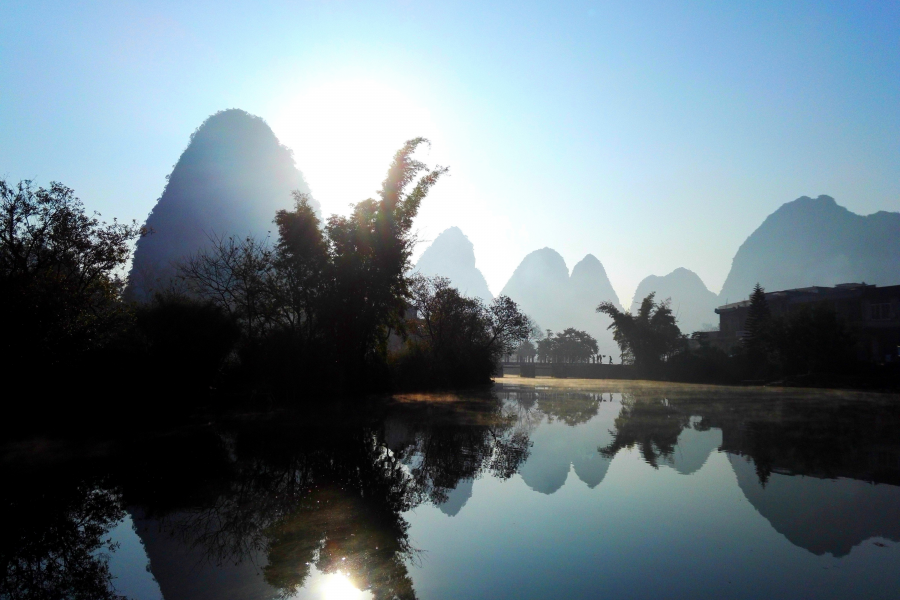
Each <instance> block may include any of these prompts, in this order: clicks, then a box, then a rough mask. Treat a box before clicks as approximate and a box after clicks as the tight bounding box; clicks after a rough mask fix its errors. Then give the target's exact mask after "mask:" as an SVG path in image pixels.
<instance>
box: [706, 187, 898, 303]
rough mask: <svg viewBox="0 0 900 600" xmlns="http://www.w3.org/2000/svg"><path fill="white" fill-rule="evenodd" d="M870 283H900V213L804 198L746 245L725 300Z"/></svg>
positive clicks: (725, 287) (822, 198)
mask: <svg viewBox="0 0 900 600" xmlns="http://www.w3.org/2000/svg"><path fill="white" fill-rule="evenodd" d="M848 281H867V282H869V283H876V284H879V285H891V284H897V283H900V213H889V212H886V211H879V212H878V213H875V214H872V215H869V216H862V215H858V214H856V213H854V212H852V211H850V210H848V209H847V208H846V207H843V206H841V205H839V204H838V203H837V202H836V201H835V199H834V198H832V197H831V196H825V195H822V196H819V197H817V198H815V199H814V198H810V197H808V196H802V197H800V198H797V199H796V200H793V201H791V202H787V203H785V204H783V205H782V206H781V207H779V208H778V209H777V210H776V211H775V212H773V213H772V214H770V215H769V216H768V217H766V219H765V220H764V221H763V223H762V224H761V225H760V226H759V227H758V228H757V229H756V230H755V231H754V232H753V233H751V234H750V235H749V236H748V237H747V239H746V240H745V241H744V243H743V244H741V246H740V248H739V249H738V251H737V253H736V254H735V256H734V259H733V261H732V265H731V271H730V272H729V273H728V277H727V278H726V280H725V283H724V285H723V286H722V291H721V292H720V294H719V298H720V299H723V300H724V299H726V298H727V299H729V300H731V301H735V300H739V299H742V298H747V297H748V296H749V294H750V292H751V291H752V289H753V286H754V285H755V284H756V283H757V282H759V283H760V284H761V285H762V286H763V287H764V288H766V289H767V290H769V291H777V290H785V289H791V288H798V287H806V286H811V285H835V284H838V283H844V282H848Z"/></svg>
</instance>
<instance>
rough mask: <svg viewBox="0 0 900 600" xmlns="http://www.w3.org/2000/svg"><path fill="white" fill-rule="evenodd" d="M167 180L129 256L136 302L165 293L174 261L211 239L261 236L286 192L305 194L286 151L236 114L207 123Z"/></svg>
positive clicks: (286, 203) (257, 123) (287, 202)
mask: <svg viewBox="0 0 900 600" xmlns="http://www.w3.org/2000/svg"><path fill="white" fill-rule="evenodd" d="M167 179H168V182H167V183H166V186H165V189H164V190H163V193H162V195H161V196H160V198H159V200H158V201H157V202H156V206H154V207H153V210H152V211H151V213H150V215H149V216H148V217H147V222H146V227H147V229H148V231H149V234H148V235H145V236H144V237H142V238H141V239H140V240H138V243H137V248H136V249H135V253H134V262H133V264H132V269H131V274H130V276H129V289H128V294H129V295H130V296H131V297H132V298H135V299H138V300H142V299H146V298H148V297H150V295H152V293H153V291H154V290H159V289H163V288H165V287H166V286H167V285H168V283H169V281H170V280H171V278H172V276H173V275H174V274H175V267H174V265H175V263H177V262H178V261H181V260H184V258H185V257H186V256H189V255H191V254H194V253H196V252H197V251H198V250H199V249H200V248H202V247H204V246H206V245H207V244H208V243H209V241H210V238H211V237H213V236H224V237H228V236H237V237H239V238H244V237H247V236H254V237H257V238H260V239H264V238H266V237H267V236H269V235H270V232H273V230H274V225H273V222H272V221H273V219H274V218H275V212H276V211H277V210H279V209H289V208H291V206H292V204H293V199H292V196H291V192H292V191H293V190H299V191H301V192H306V193H309V187H308V186H307V184H306V182H305V181H304V179H303V176H302V175H301V173H300V171H298V170H297V167H296V166H295V164H294V159H293V156H292V153H291V151H290V150H289V149H288V148H286V147H285V146H283V145H281V144H280V143H279V141H278V139H277V138H276V137H275V134H274V133H273V132H272V130H271V129H270V128H269V126H268V125H267V124H266V122H265V121H263V120H262V119H261V118H259V117H256V116H253V115H251V114H248V113H246V112H244V111H242V110H237V109H231V110H225V111H221V112H219V113H216V114H215V115H213V116H211V117H209V118H208V119H207V120H206V121H205V122H204V123H203V124H202V125H201V126H200V127H199V128H198V129H197V130H196V131H195V132H194V133H193V135H191V138H190V143H189V144H188V146H187V148H186V149H185V151H184V152H183V153H182V155H181V158H179V159H178V162H177V163H176V165H175V167H174V169H173V170H172V173H171V174H170V175H169V176H168V178H167ZM313 203H314V206H315V207H316V209H317V210H318V204H316V203H315V202H314V201H313ZM273 237H274V235H273Z"/></svg>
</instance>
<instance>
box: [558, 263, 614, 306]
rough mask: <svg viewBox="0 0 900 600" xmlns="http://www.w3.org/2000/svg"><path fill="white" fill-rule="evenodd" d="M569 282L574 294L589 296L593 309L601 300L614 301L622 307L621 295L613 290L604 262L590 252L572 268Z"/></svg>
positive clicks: (586, 297)
mask: <svg viewBox="0 0 900 600" xmlns="http://www.w3.org/2000/svg"><path fill="white" fill-rule="evenodd" d="M569 282H570V284H571V285H570V287H571V289H572V293H573V294H574V295H576V296H581V297H584V298H585V299H588V298H589V299H590V301H591V302H593V306H592V308H591V310H593V309H594V308H596V305H597V304H600V303H601V302H612V303H613V304H615V305H616V307H618V308H621V305H620V304H619V296H618V295H617V294H616V292H615V290H613V287H612V283H610V281H609V277H608V276H607V275H606V269H604V268H603V263H601V262H600V260H599V259H598V258H597V257H596V256H594V255H593V254H588V255H586V256H585V257H584V258H582V259H581V260H580V261H578V263H577V264H576V265H575V266H574V267H573V268H572V275H570V276H569Z"/></svg>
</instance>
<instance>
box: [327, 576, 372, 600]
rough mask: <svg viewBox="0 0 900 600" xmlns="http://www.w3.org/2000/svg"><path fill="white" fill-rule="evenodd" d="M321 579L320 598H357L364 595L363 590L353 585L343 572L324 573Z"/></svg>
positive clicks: (348, 599) (335, 599) (346, 599)
mask: <svg viewBox="0 0 900 600" xmlns="http://www.w3.org/2000/svg"><path fill="white" fill-rule="evenodd" d="M323 579H324V580H323V581H322V583H321V584H320V587H319V590H320V596H319V597H320V598H321V599H322V600H359V599H361V598H365V597H366V594H365V593H364V592H361V591H359V590H358V589H356V588H355V587H353V584H352V583H350V579H348V578H347V576H346V575H344V574H343V573H332V574H329V575H325V577H324V578H323Z"/></svg>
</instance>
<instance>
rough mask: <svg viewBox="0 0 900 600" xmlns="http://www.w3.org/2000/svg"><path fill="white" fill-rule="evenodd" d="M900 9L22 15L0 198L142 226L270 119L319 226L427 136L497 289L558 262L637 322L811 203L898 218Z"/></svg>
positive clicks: (436, 205) (146, 6)
mask: <svg viewBox="0 0 900 600" xmlns="http://www.w3.org/2000/svg"><path fill="white" fill-rule="evenodd" d="M898 107H900V3H897V2H880V3H878V2H871V3H870V2H865V1H858V2H840V3H838V2H824V1H816V2H765V1H758V2H746V3H741V2H677V1H668V2H654V1H647V2H640V3H634V2H632V3H624V2H622V3H606V2H572V3H559V2H543V3H530V2H523V1H518V2H493V3H491V2H473V3H464V2H449V3H448V2H435V3H429V2H417V1H414V0H397V1H386V2H377V3H375V2H371V3H369V2H349V1H343V0H321V1H310V2H302V1H300V2H286V1H285V2H265V1H256V2H253V3H249V2H248V3H237V2H225V1H222V0H219V1H217V2H214V3H213V2H204V1H194V2H171V3H169V2H128V1H117V2H108V3H105V2H78V3H74V2H40V1H34V0H31V1H29V2H18V1H16V0H12V1H10V0H7V1H6V2H4V8H3V18H2V19H0V177H4V178H5V179H7V181H18V180H20V179H33V180H34V181H35V182H36V183H38V184H44V185H46V184H47V183H49V182H50V181H61V182H63V183H65V184H66V185H68V186H70V187H72V188H74V189H75V191H76V193H77V195H78V196H79V197H80V198H81V199H82V200H83V201H84V203H85V205H86V206H87V208H88V209H90V210H96V211H98V212H100V213H101V214H102V215H103V217H104V218H105V219H112V218H118V219H120V220H131V219H136V220H137V221H139V222H143V220H144V219H146V216H147V214H148V213H149V211H150V210H151V209H152V207H153V205H154V203H155V201H156V199H157V198H158V197H159V195H160V194H161V192H162V189H163V186H164V184H165V181H166V179H165V178H166V175H168V173H169V172H170V171H171V169H172V166H173V165H174V164H175V163H176V161H177V160H178V157H179V156H180V154H181V152H182V151H183V150H184V148H185V147H186V145H187V143H188V139H189V136H190V134H191V132H193V131H194V129H196V128H197V127H198V126H199V125H200V124H201V123H202V122H203V120H204V119H205V118H207V117H208V116H209V115H211V114H213V113H215V112H217V111H219V110H222V109H226V108H242V109H244V110H246V111H248V112H250V113H252V114H255V115H259V116H261V117H263V118H264V119H265V120H266V121H267V122H268V123H269V124H270V126H271V127H272V129H273V131H274V132H275V134H276V135H277V136H278V138H279V139H280V140H281V142H282V143H284V144H285V145H287V146H288V147H290V148H291V149H293V150H294V153H295V158H296V161H297V166H298V167H299V168H300V170H301V171H302V172H303V173H304V175H305V177H306V179H307V181H308V182H309V184H310V186H311V188H312V192H313V195H314V196H315V197H316V199H318V200H319V201H320V202H321V204H322V208H323V212H325V213H326V214H331V213H346V212H348V210H349V206H350V204H351V203H353V202H357V201H359V200H363V199H365V198H367V197H371V196H373V195H374V193H375V191H376V190H377V189H378V187H379V184H380V182H381V180H382V179H383V176H384V173H385V171H386V169H387V165H388V164H389V162H390V159H391V156H392V154H393V152H394V151H395V150H396V149H397V148H399V146H400V145H401V144H402V142H403V141H404V140H406V139H409V138H411V137H415V136H420V135H421V136H425V137H428V138H429V139H430V140H431V149H430V151H428V152H427V153H426V154H425V158H427V160H429V161H433V162H436V163H440V164H443V165H448V166H449V167H450V174H449V176H448V177H447V178H446V179H445V180H443V181H441V182H440V184H439V185H438V186H437V187H436V188H435V189H434V191H433V192H432V194H431V195H430V196H429V197H428V198H427V199H426V201H425V202H424V203H423V205H422V209H421V212H420V214H419V218H418V219H417V221H416V229H417V231H418V236H419V238H420V240H421V241H422V243H421V244H420V246H419V247H418V248H417V255H418V254H420V253H421V252H422V251H424V249H425V247H427V244H428V242H429V241H430V240H433V239H434V238H435V237H436V236H437V235H438V234H440V232H442V231H443V230H445V229H447V228H448V227H451V226H454V225H455V226H458V227H460V228H461V229H462V230H463V232H464V233H466V235H467V236H468V237H469V239H470V240H471V241H472V242H473V244H474V246H475V253H476V259H477V266H478V267H479V268H480V269H481V271H482V272H483V273H484V275H485V277H486V279H487V281H488V284H489V285H490V288H491V291H492V292H493V293H495V294H496V293H499V292H500V290H501V289H502V287H503V286H504V285H505V283H506V281H507V279H508V278H509V276H510V275H511V274H512V272H513V271H514V270H515V268H516V266H517V265H518V264H519V262H520V261H521V260H522V258H523V257H524V256H525V255H526V254H527V253H529V252H531V251H533V250H536V249H539V248H543V247H545V246H549V247H551V248H553V249H555V250H557V251H558V252H559V253H560V254H562V256H563V257H564V258H565V260H566V263H567V264H568V266H569V268H570V269H571V268H572V267H573V266H574V265H575V263H576V262H578V261H579V260H580V259H581V258H582V257H583V256H584V255H585V254H588V253H591V254H593V255H595V256H596V257H597V258H599V259H600V261H601V262H602V263H603V265H604V267H605V268H606V271H607V273H608V275H609V277H610V280H611V282H612V284H613V286H614V288H615V290H616V292H617V294H618V295H619V298H620V300H621V301H622V302H623V304H626V305H627V304H628V303H629V301H630V299H631V296H632V294H633V293H634V290H635V288H636V287H637V285H638V283H639V282H640V281H641V280H642V279H643V278H644V277H646V276H647V275H651V274H655V275H664V274H666V273H669V272H671V271H672V270H674V269H675V268H678V267H685V268H688V269H691V270H692V271H694V272H696V273H697V274H698V275H700V277H701V278H702V279H703V281H704V282H705V283H706V285H707V287H709V288H710V289H711V290H712V291H714V292H718V291H719V289H720V288H721V286H722V283H723V282H724V280H725V277H726V276H727V274H728V270H729V268H730V266H731V259H732V258H733V256H734V254H735V252H736V251H737V249H738V247H739V246H740V244H741V243H742V242H743V241H744V240H745V239H746V237H747V236H748V235H749V234H750V233H752V231H753V230H754V229H756V228H757V227H758V226H759V225H760V224H761V223H762V221H763V220H764V219H765V217H766V216H767V215H769V214H770V213H772V212H773V211H774V210H776V209H777V208H778V207H779V206H781V205H782V204H783V203H785V202H788V201H791V200H794V199H796V198H797V197H799V196H804V195H806V196H813V197H815V196H818V195H820V194H827V195H830V196H833V197H834V198H835V199H836V200H837V202H838V204H841V205H843V206H846V207H847V208H849V209H850V210H852V211H853V212H856V213H859V214H870V213H873V212H876V211H879V210H888V211H900V109H898Z"/></svg>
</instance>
